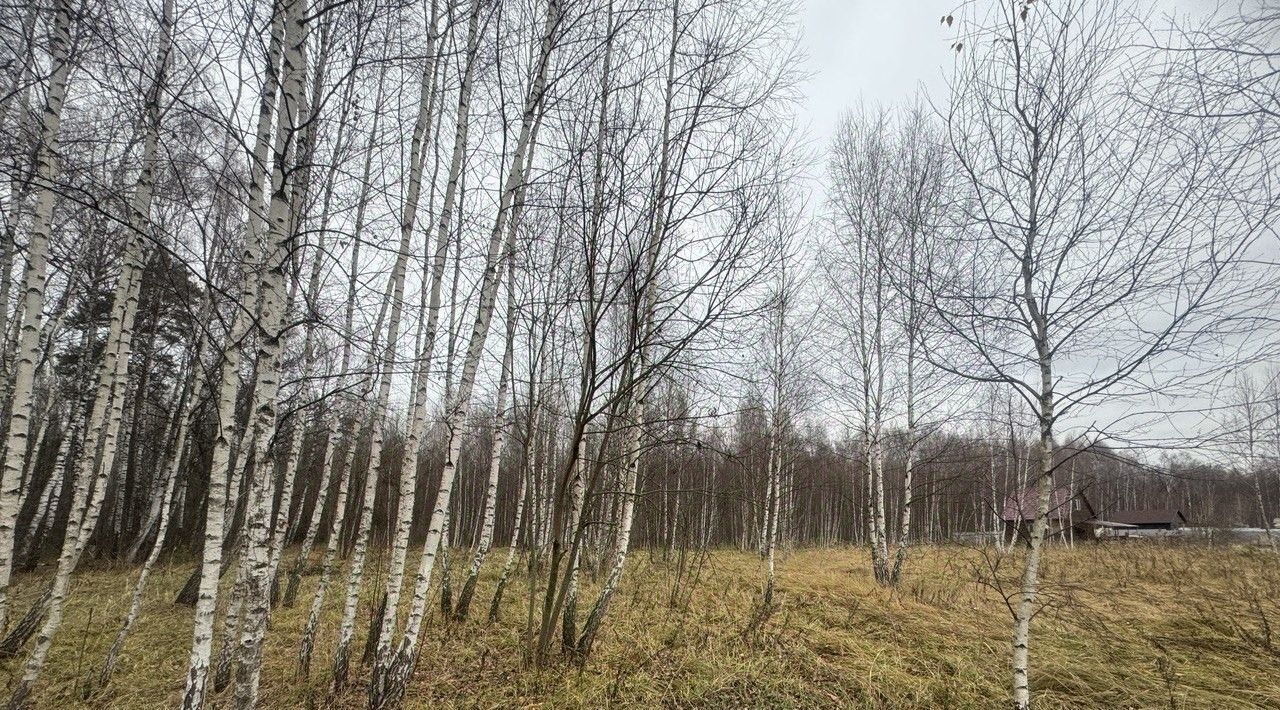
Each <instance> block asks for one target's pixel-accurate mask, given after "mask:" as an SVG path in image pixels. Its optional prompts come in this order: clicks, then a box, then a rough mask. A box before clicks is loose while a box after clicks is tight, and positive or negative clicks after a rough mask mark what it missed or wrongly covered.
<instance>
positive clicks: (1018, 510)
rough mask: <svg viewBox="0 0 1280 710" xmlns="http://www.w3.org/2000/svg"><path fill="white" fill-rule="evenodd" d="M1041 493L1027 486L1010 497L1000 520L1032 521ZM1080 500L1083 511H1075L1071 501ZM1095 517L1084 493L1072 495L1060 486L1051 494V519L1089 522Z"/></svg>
mask: <svg viewBox="0 0 1280 710" xmlns="http://www.w3.org/2000/svg"><path fill="white" fill-rule="evenodd" d="M1038 496H1039V492H1038V491H1037V490H1036V487H1035V486H1027V487H1026V488H1024V489H1022V490H1020V491H1018V492H1017V493H1016V494H1013V495H1010V496H1009V497H1007V498H1005V499H1004V508H1003V509H1002V510H1001V511H1000V518H1001V519H1002V520H1004V521H1005V522H1010V523H1016V522H1024V521H1031V520H1033V519H1035V517H1036V503H1037V499H1038ZM1073 498H1079V499H1080V501H1081V502H1082V503H1083V508H1084V509H1083V510H1076V511H1073V510H1072V509H1071V500H1072V499H1073ZM1092 517H1093V506H1091V505H1090V504H1089V501H1088V499H1086V498H1085V497H1084V494H1083V493H1077V494H1075V495H1072V494H1071V489H1070V488H1069V487H1068V486H1058V487H1057V488H1056V489H1054V491H1053V492H1052V493H1051V494H1050V497H1049V519H1050V520H1058V519H1064V518H1066V519H1074V520H1075V522H1079V521H1081V520H1088V519H1089V518H1092Z"/></svg>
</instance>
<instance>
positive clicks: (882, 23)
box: [797, 0, 1257, 444]
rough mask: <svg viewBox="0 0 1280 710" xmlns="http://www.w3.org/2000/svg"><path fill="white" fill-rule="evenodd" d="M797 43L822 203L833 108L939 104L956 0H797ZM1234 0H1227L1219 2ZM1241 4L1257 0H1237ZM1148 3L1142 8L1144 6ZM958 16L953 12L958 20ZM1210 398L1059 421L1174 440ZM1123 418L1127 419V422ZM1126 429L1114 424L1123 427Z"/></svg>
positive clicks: (1167, 11)
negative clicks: (923, 100)
mask: <svg viewBox="0 0 1280 710" xmlns="http://www.w3.org/2000/svg"><path fill="white" fill-rule="evenodd" d="M797 1H798V2H799V3H800V5H799V7H800V11H801V17H800V18H799V19H798V24H799V28H798V29H799V30H800V31H801V32H802V33H803V34H802V37H801V49H802V50H803V52H804V54H805V56H806V64H805V67H806V70H807V73H808V74H810V77H809V78H808V79H807V81H806V82H805V83H804V85H803V86H802V87H801V90H802V92H803V95H802V99H801V100H802V105H801V107H800V109H799V112H800V125H801V127H802V128H804V129H806V130H807V134H808V136H809V139H810V147H811V150H812V155H813V164H812V166H811V168H810V175H811V176H813V177H815V178H818V179H816V180H814V181H813V182H812V183H811V187H812V188H813V189H814V195H813V197H814V198H816V200H815V202H814V203H813V204H812V206H813V207H815V208H816V209H821V201H822V200H823V199H824V191H823V182H824V181H823V180H822V179H821V178H822V176H823V174H824V170H825V161H826V155H827V146H828V145H829V143H830V140H831V137H832V135H833V133H834V128H835V125H836V123H837V121H838V120H839V118H840V115H841V114H842V113H843V112H845V111H847V110H849V109H852V108H855V107H856V106H857V105H858V103H859V102H863V103H865V104H866V105H868V106H876V105H883V106H894V105H901V104H904V103H907V102H909V101H910V100H911V98H912V97H913V95H914V94H915V93H916V92H917V91H920V90H921V89H923V90H924V91H925V92H926V93H927V94H928V95H929V96H930V97H932V99H933V100H934V101H935V102H936V103H938V104H939V105H941V104H942V103H943V102H945V100H946V91H947V74H948V72H949V71H950V68H951V67H952V65H953V61H954V59H953V57H954V53H953V51H952V50H951V48H950V45H951V42H952V40H953V38H954V31H955V30H954V28H947V27H945V26H943V25H942V24H941V23H940V21H939V20H940V19H941V18H942V17H943V16H944V15H947V14H949V13H954V12H958V8H959V7H960V6H961V5H962V4H963V0H915V1H914V2H901V1H894V0H797ZM1232 1H1233V0H1227V5H1228V6H1230V3H1231V2H1232ZM1244 1H1245V2H1246V3H1250V2H1256V1H1257V0H1244ZM1147 2H1149V3H1150V4H1148V5H1145V6H1144V3H1147ZM1136 5H1137V9H1138V11H1139V12H1143V8H1144V7H1145V9H1146V13H1149V15H1148V17H1149V18H1150V23H1151V26H1152V27H1156V28H1158V27H1161V26H1164V25H1165V23H1166V22H1167V21H1168V19H1169V17H1170V15H1176V16H1178V17H1179V19H1180V20H1181V21H1186V20H1189V19H1193V18H1194V19H1204V18H1205V17H1207V16H1208V15H1210V14H1212V13H1213V12H1214V10H1215V8H1218V9H1221V6H1222V3H1220V2H1219V1H1218V0H1137V3H1136ZM957 19H958V18H957ZM1212 404H1213V395H1212V393H1211V392H1206V393H1205V394H1204V395H1202V396H1201V397H1194V398H1191V399H1190V400H1188V399H1186V398H1182V399H1180V400H1179V401H1178V402H1171V401H1169V400H1162V401H1153V400H1130V401H1126V402H1123V403H1120V402H1109V403H1107V404H1105V405H1104V406H1102V407H1099V408H1088V409H1087V410H1082V415H1081V417H1079V418H1073V419H1074V421H1071V422H1066V424H1067V425H1068V426H1072V427H1075V428H1080V429H1083V428H1085V427H1088V426H1091V425H1102V426H1104V427H1105V428H1107V429H1108V430H1112V429H1114V430H1115V432H1114V433H1117V434H1120V433H1123V434H1126V435H1130V436H1136V437H1139V438H1141V439H1144V440H1145V441H1147V442H1148V443H1150V444H1157V442H1159V443H1167V442H1168V441H1177V440H1182V439H1184V437H1186V436H1187V435H1188V434H1190V433H1191V432H1193V431H1196V430H1202V429H1205V428H1206V427H1212V426H1213V425H1212V423H1209V422H1206V421H1205V418H1204V413H1203V412H1201V411H1199V410H1201V408H1203V407H1206V406H1211V405H1212ZM1128 417H1132V418H1131V419H1130V418H1128ZM1130 427H1132V429H1130V430H1129V431H1122V430H1125V429H1129V428H1130Z"/></svg>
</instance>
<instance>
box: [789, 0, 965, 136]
mask: <svg viewBox="0 0 1280 710" xmlns="http://www.w3.org/2000/svg"><path fill="white" fill-rule="evenodd" d="M800 2H801V3H802V5H801V6H802V8H803V18H802V20H801V29H802V30H803V32H804V36H803V40H802V45H801V46H802V48H803V49H804V53H805V54H806V55H807V57H808V64H807V66H808V69H809V72H810V73H811V74H812V76H811V78H810V80H809V81H808V82H807V84H806V85H805V87H804V90H805V106H804V119H805V120H807V121H808V122H809V127H810V130H811V135H812V136H813V139H814V140H815V141H816V142H817V143H818V145H821V144H822V143H825V140H826V138H827V137H829V136H830V135H831V130H832V127H833V126H834V125H835V122H836V120H837V119H838V118H839V116H840V113H841V112H842V111H844V110H846V109H848V108H849V107H851V106H854V105H856V104H857V103H858V102H859V101H864V102H866V103H868V104H872V105H874V104H885V105H892V104H895V103H899V102H902V101H905V100H908V99H909V98H910V97H911V96H912V94H914V93H915V92H916V91H917V89H918V88H919V87H921V86H923V87H925V88H927V89H928V90H929V92H930V93H932V94H934V95H937V96H939V97H940V96H941V95H942V93H943V91H944V90H945V88H946V83H945V80H944V68H945V67H949V66H950V65H951V62H952V58H951V51H950V49H949V46H948V45H949V44H950V40H949V38H950V34H949V31H948V30H947V28H945V27H943V26H941V25H940V23H939V22H938V20H939V18H941V17H942V16H943V15H946V14H947V13H948V12H950V11H952V9H953V8H955V7H956V5H957V1H956V0H915V1H914V2H887V1H886V0H800Z"/></svg>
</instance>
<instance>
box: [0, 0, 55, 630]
mask: <svg viewBox="0 0 1280 710" xmlns="http://www.w3.org/2000/svg"><path fill="white" fill-rule="evenodd" d="M70 52H71V7H70V3H69V2H68V0H57V2H55V3H54V18H53V29H52V31H51V32H50V35H49V54H50V58H49V62H50V66H51V73H50V75H49V88H48V91H47V92H46V99H45V106H44V115H43V120H42V122H41V125H40V139H39V145H38V146H37V149H36V158H35V182H36V187H37V189H38V197H37V202H36V211H35V220H34V225H33V226H32V229H31V235H30V239H29V241H28V244H27V268H26V273H25V275H24V277H23V285H22V299H21V303H22V308H21V315H20V316H19V318H20V321H19V322H20V331H19V332H20V335H19V338H18V344H17V350H16V358H17V360H16V362H15V363H14V369H13V375H12V385H11V387H10V392H11V399H10V412H9V425H8V429H7V431H6V432H5V451H4V469H3V471H2V472H0V629H3V628H4V627H5V625H6V621H7V619H8V610H9V605H8V594H9V580H10V577H11V575H12V574H13V549H14V533H15V530H14V528H15V527H16V525H17V519H18V500H19V498H20V497H21V494H22V489H21V487H20V485H19V482H20V480H21V478H22V468H23V463H24V461H25V459H26V454H27V435H28V433H29V430H30V426H31V407H32V403H33V400H34V392H33V385H34V380H35V370H36V361H37V358H39V356H40V320H41V316H42V312H43V310H44V295H45V282H46V281H47V279H48V274H47V271H48V260H49V239H50V237H51V236H52V233H53V207H54V203H55V201H56V200H57V194H56V192H55V188H54V184H53V183H54V181H55V180H56V178H57V175H58V171H59V160H58V133H59V131H60V129H61V125H62V106H63V101H64V100H65V98H66V93H67V78H68V75H69V74H70V71H71V63H70V58H69V56H70ZM0 307H7V304H0ZM6 339H7V337H6Z"/></svg>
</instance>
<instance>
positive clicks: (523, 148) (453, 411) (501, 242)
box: [369, 0, 561, 710]
mask: <svg viewBox="0 0 1280 710" xmlns="http://www.w3.org/2000/svg"><path fill="white" fill-rule="evenodd" d="M560 12H561V8H560V0H549V2H548V3H547V14H546V24H545V26H544V28H543V34H542V38H541V48H540V53H539V57H538V59H537V63H536V65H535V66H536V69H535V71H534V76H533V77H532V81H531V82H530V86H529V90H528V93H527V94H526V96H525V100H524V107H523V115H522V118H521V123H520V134H519V137H518V138H517V140H516V144H515V150H514V152H513V154H512V157H511V164H510V168H509V170H508V171H507V174H506V177H505V179H504V184H503V190H502V195H501V198H500V201H499V204H498V214H497V217H496V219H495V220H494V224H493V229H492V231H491V232H490V235H489V246H488V251H487V254H486V256H485V270H484V278H483V281H482V283H481V288H480V303H479V307H478V308H477V312H476V319H475V324H474V326H473V328H472V331H471V337H470V341H469V343H468V345H467V352H466V360H465V361H464V363H463V367H462V376H461V378H460V381H459V383H458V390H457V392H456V393H455V395H454V396H455V401H454V402H453V403H451V407H450V411H449V415H448V419H447V428H448V431H449V445H448V449H447V454H446V458H445V464H444V468H443V470H442V471H441V475H440V489H439V491H437V493H436V505H435V510H434V511H433V512H432V514H431V523H430V525H429V528H428V532H427V539H426V541H425V542H424V544H423V547H422V554H421V557H420V559H419V564H418V574H417V578H416V580H415V583H414V593H413V602H412V604H411V607H410V612H409V618H408V620H407V622H406V626H405V632H404V634H403V636H402V637H401V639H400V643H399V645H398V647H397V649H396V653H395V656H394V658H393V660H392V663H391V664H390V665H389V666H388V667H386V668H385V669H384V670H383V671H382V672H381V673H380V672H379V669H378V668H376V667H375V669H374V677H373V681H372V682H371V683H370V687H369V705H370V708H372V709H373V710H382V709H383V708H395V707H398V706H399V705H400V702H401V700H402V699H403V694H404V689H405V685H406V683H407V682H408V680H409V677H410V676H412V675H413V668H414V665H415V663H416V662H417V643H418V637H419V632H420V629H421V625H422V621H423V619H424V618H425V616H426V606H427V598H428V595H429V592H430V586H431V574H432V568H433V567H434V564H435V559H436V554H437V552H438V550H439V548H440V546H441V542H442V533H443V528H444V524H445V516H446V515H447V513H448V511H449V501H450V496H451V494H452V492H453V478H454V474H455V472H456V471H457V461H458V454H459V452H460V450H461V447H462V426H463V423H464V422H465V421H466V416H467V412H468V410H469V408H470V405H471V395H472V391H473V389H474V385H475V377H476V370H477V369H478V367H479V364H480V357H481V356H482V355H483V354H484V344H485V341H486V340H487V338H488V336H489V324H490V321H491V320H492V318H493V311H494V306H495V303H496V301H497V291H498V284H499V282H500V280H501V276H502V268H503V262H504V261H508V262H509V260H510V255H511V253H512V250H513V249H514V246H515V240H516V233H517V231H518V227H519V217H520V200H521V199H522V195H523V187H524V175H525V155H526V152H531V151H532V147H531V145H532V144H533V142H534V141H533V140H532V134H533V128H534V122H535V118H536V115H537V114H538V112H539V109H540V107H541V105H542V97H543V93H544V92H545V90H546V83H547V74H548V71H549V65H550V60H551V52H552V49H553V47H554V33H555V30H556V27H557V25H558V23H559V17H560ZM508 268H514V265H512V264H508Z"/></svg>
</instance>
